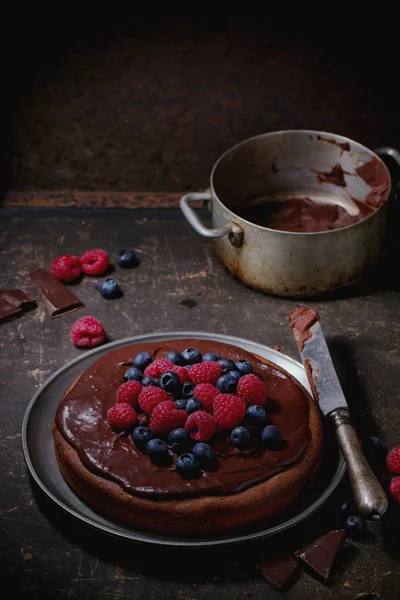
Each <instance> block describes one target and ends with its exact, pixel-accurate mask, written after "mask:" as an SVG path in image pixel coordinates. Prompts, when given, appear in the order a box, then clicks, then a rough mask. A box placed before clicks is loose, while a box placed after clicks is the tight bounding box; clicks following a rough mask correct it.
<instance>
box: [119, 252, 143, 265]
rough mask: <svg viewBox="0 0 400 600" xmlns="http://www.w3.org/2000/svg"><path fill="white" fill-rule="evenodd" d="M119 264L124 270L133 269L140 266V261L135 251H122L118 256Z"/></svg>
mask: <svg viewBox="0 0 400 600" xmlns="http://www.w3.org/2000/svg"><path fill="white" fill-rule="evenodd" d="M117 263H118V264H119V266H120V267H122V268H123V269H133V268H134V267H137V266H138V264H139V261H138V259H137V257H136V254H135V253H134V251H133V250H120V251H119V252H118V255H117Z"/></svg>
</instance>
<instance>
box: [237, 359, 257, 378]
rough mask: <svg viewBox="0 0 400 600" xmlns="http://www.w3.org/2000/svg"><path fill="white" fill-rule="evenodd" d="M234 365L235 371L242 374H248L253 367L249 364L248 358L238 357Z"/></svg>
mask: <svg viewBox="0 0 400 600" xmlns="http://www.w3.org/2000/svg"><path fill="white" fill-rule="evenodd" d="M235 366H236V369H237V371H239V373H241V374H242V375H248V374H249V373H252V372H253V367H252V366H251V364H250V363H249V361H248V360H243V359H240V360H238V361H237V363H236V365H235Z"/></svg>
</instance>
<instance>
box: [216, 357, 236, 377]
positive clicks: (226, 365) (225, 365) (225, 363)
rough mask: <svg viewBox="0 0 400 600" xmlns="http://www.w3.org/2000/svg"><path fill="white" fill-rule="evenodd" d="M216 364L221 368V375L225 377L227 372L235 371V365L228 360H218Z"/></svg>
mask: <svg viewBox="0 0 400 600" xmlns="http://www.w3.org/2000/svg"><path fill="white" fill-rule="evenodd" d="M218 363H219V364H220V365H221V367H222V373H221V374H222V375H225V374H226V373H228V372H229V371H235V369H236V365H235V363H234V362H233V360H231V359H230V358H220V359H219V361H218Z"/></svg>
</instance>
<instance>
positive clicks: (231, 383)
mask: <svg viewBox="0 0 400 600" xmlns="http://www.w3.org/2000/svg"><path fill="white" fill-rule="evenodd" d="M236 384H237V381H236V377H235V376H234V375H232V373H231V372H229V373H227V374H226V375H221V377H220V378H219V379H218V381H217V383H216V384H215V387H216V388H217V390H219V391H220V392H222V393H223V394H232V393H233V392H234V391H235V390H236Z"/></svg>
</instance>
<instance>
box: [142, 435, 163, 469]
mask: <svg viewBox="0 0 400 600" xmlns="http://www.w3.org/2000/svg"><path fill="white" fill-rule="evenodd" d="M145 449H146V454H148V455H149V456H150V458H151V460H152V461H153V462H154V463H158V464H160V463H164V462H166V461H167V459H168V458H169V452H168V448H167V444H166V443H165V442H164V441H163V440H160V439H159V438H153V439H151V440H149V441H148V442H147V444H146V446H145Z"/></svg>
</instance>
